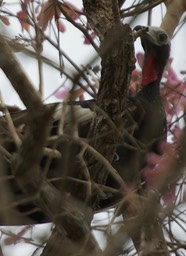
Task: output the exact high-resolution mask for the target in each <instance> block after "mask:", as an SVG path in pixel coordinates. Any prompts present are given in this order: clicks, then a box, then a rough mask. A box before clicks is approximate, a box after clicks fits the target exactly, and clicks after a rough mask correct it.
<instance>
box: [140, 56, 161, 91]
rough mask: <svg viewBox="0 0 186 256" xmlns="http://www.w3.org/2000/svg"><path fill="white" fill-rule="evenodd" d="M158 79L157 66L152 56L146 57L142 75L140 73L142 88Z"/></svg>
mask: <svg viewBox="0 0 186 256" xmlns="http://www.w3.org/2000/svg"><path fill="white" fill-rule="evenodd" d="M157 79H158V72H157V64H156V61H155V60H154V57H153V56H152V55H148V56H147V58H146V59H145V63H144V68H143V73H142V83H141V84H142V86H146V85H148V84H151V83H152V82H154V81H156V80H157Z"/></svg>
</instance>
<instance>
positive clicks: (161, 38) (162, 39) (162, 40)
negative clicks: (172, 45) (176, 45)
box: [159, 33, 167, 42]
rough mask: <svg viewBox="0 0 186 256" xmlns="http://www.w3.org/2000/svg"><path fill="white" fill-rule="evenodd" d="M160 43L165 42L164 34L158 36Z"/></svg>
mask: <svg viewBox="0 0 186 256" xmlns="http://www.w3.org/2000/svg"><path fill="white" fill-rule="evenodd" d="M159 40H160V42H164V41H166V40H167V35H166V34H165V33H162V34H159Z"/></svg>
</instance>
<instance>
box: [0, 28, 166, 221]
mask: <svg viewBox="0 0 186 256" xmlns="http://www.w3.org/2000/svg"><path fill="white" fill-rule="evenodd" d="M142 28H143V26H137V27H135V28H134V30H135V31H139V30H140V29H142ZM141 44H142V47H143V49H144V52H145V57H144V64H143V70H142V81H141V90H140V91H139V92H138V93H137V94H136V95H135V96H134V97H129V98H128V102H127V109H128V110H127V111H126V117H125V118H126V119H129V120H128V121H127V131H128V133H130V135H131V136H129V137H127V136H125V137H124V138H123V141H121V143H120V144H119V145H117V148H116V153H115V156H116V157H114V160H113V162H112V165H113V167H114V168H115V169H116V171H117V172H118V173H119V175H120V176H121V177H122V179H123V180H124V181H125V183H128V184H132V183H134V182H135V181H136V179H138V177H139V176H140V175H141V174H140V170H141V169H142V167H143V166H144V164H145V155H146V154H147V152H149V151H155V152H158V150H159V149H158V147H159V143H160V141H161V140H163V139H166V118H165V112H164V109H163V103H162V99H161V95H160V81H161V78H162V73H163V70H164V67H165V65H166V62H167V59H168V57H169V52H170V39H169V37H168V35H167V33H166V32H165V31H164V30H163V29H161V28H158V27H148V28H147V31H145V32H144V33H142V35H141ZM95 104H96V101H95V100H87V101H84V102H70V103H69V104H68V103H67V104H63V103H52V106H53V105H55V107H56V108H55V111H54V115H53V120H52V126H51V127H52V128H51V131H50V135H51V136H55V135H57V134H58V132H59V129H60V127H59V126H60V124H61V123H62V122H63V133H64V134H65V135H67V139H64V140H62V141H61V142H60V143H59V145H58V146H57V148H56V149H57V151H58V152H59V153H60V154H61V155H62V157H61V158H58V157H54V158H52V159H50V160H48V157H47V155H45V156H44V157H43V159H42V160H41V164H40V165H41V167H42V168H43V169H44V167H45V166H46V165H47V164H49V165H48V166H49V170H48V175H49V177H48V178H50V179H53V180H54V182H53V184H54V186H56V188H58V189H61V188H60V186H62V185H61V184H62V183H61V180H60V181H59V180H58V179H57V178H58V175H59V173H60V171H61V169H64V170H67V169H70V170H72V173H73V170H74V169H75V161H72V155H73V156H76V155H78V153H79V150H80V148H79V147H78V146H77V145H76V144H73V143H69V140H68V136H72V135H73V136H75V137H76V136H78V137H80V138H84V139H86V138H87V137H88V133H89V129H90V126H91V122H92V119H93V118H94V116H95V112H94V106H95ZM62 113H63V114H64V117H63V120H61V115H62ZM10 114H11V117H12V120H13V123H14V125H15V127H16V128H17V129H20V133H23V134H24V128H25V125H27V119H28V116H27V111H26V110H23V111H13V112H11V113H10ZM74 118H75V119H74ZM0 140H1V141H3V143H4V145H3V146H4V147H5V149H6V150H7V151H8V152H9V153H10V154H12V153H14V152H15V151H16V146H15V144H14V143H13V142H12V140H11V139H10V135H9V134H7V125H6V122H5V121H4V119H2V117H1V120H0ZM68 152H71V155H70V156H71V158H69V154H68ZM64 159H65V160H64ZM48 161H49V162H48ZM3 166H5V169H6V173H8V174H9V175H10V174H11V168H12V167H11V165H10V164H7V163H6V161H5V163H4V164H3ZM68 175H69V173H68ZM6 184H7V188H8V191H9V192H10V194H11V199H12V200H13V201H17V200H18V199H20V200H22V199H25V197H24V194H23V193H22V191H21V190H20V189H19V187H18V186H17V184H16V183H15V181H14V180H13V179H10V180H7V181H6ZM106 185H107V186H110V187H111V188H114V189H115V188H116V189H118V188H119V187H118V184H117V182H116V181H115V180H114V178H113V177H112V176H111V175H108V179H107V182H106ZM121 198H122V195H121V193H120V191H119V192H118V194H116V195H113V194H112V193H111V194H109V195H108V196H107V194H106V196H105V198H103V200H100V203H99V205H98V210H100V209H101V210H102V209H105V208H106V207H110V206H112V205H114V203H116V202H118V201H120V199H121ZM12 213H13V215H12V216H17V218H9V219H8V220H5V219H3V218H1V214H0V225H19V224H32V223H37V224H39V223H45V222H49V221H50V220H49V219H48V217H47V216H46V215H45V214H44V213H43V212H42V211H40V210H39V209H37V208H36V207H35V206H34V204H32V203H31V202H30V201H29V202H24V203H22V204H17V205H16V207H15V208H13V209H12ZM20 216H22V217H21V218H20Z"/></svg>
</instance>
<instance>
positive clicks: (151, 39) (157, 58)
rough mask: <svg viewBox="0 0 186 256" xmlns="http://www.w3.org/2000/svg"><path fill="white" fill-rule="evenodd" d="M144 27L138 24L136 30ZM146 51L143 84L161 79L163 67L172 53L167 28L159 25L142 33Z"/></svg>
mask: <svg viewBox="0 0 186 256" xmlns="http://www.w3.org/2000/svg"><path fill="white" fill-rule="evenodd" d="M141 29H144V27H143V26H136V27H135V28H134V30H135V31H139V30H141ZM140 37H141V44H142V47H143V49H144V52H145V58H144V65H143V80H142V85H144V86H145V85H146V84H150V83H151V82H153V81H155V80H158V81H160V79H161V76H162V73H163V69H164V67H165V65H166V62H167V59H168V57H169V54H170V38H169V36H168V34H167V33H166V31H165V30H163V29H162V28H159V27H147V29H146V30H144V32H143V33H141V35H140Z"/></svg>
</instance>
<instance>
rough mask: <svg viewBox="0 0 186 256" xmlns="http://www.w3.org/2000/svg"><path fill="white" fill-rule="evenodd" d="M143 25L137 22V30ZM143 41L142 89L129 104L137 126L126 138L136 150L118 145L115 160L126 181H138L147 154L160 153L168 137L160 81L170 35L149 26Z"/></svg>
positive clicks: (168, 47) (134, 124)
mask: <svg viewBox="0 0 186 256" xmlns="http://www.w3.org/2000/svg"><path fill="white" fill-rule="evenodd" d="M141 28H142V27H141V26H137V27H135V28H134V30H136V31H137V30H139V29H141ZM141 43H142V46H143V49H144V51H145V56H144V63H143V70H142V81H141V90H140V91H139V92H138V93H137V95H136V96H135V97H134V98H132V99H131V101H130V102H129V104H128V105H129V111H130V114H131V116H132V118H133V122H131V123H130V125H131V126H136V127H135V128H134V130H133V140H132V141H131V140H130V141H129V139H126V140H127V142H128V144H129V145H130V146H133V150H132V149H129V148H128V149H127V147H126V146H125V147H124V146H122V145H121V146H119V147H118V149H117V155H118V156H119V157H118V161H114V163H113V165H114V167H115V168H116V169H117V170H118V172H119V173H120V175H121V176H122V177H123V179H124V180H125V181H126V182H133V181H136V178H137V176H138V175H139V174H140V173H139V171H140V169H141V168H142V167H143V165H144V164H145V162H144V156H145V154H146V153H147V152H149V151H154V152H156V153H158V152H159V151H160V149H159V143H160V142H161V141H162V140H163V139H166V117H165V112H164V108H163V102H162V99H161V95H160V81H161V77H162V73H163V70H164V67H165V65H166V62H167V59H168V57H169V52H170V39H169V37H168V35H167V33H166V32H165V31H164V30H163V29H161V28H157V27H149V28H148V32H146V33H144V34H143V35H142V36H141ZM126 140H125V142H126Z"/></svg>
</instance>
